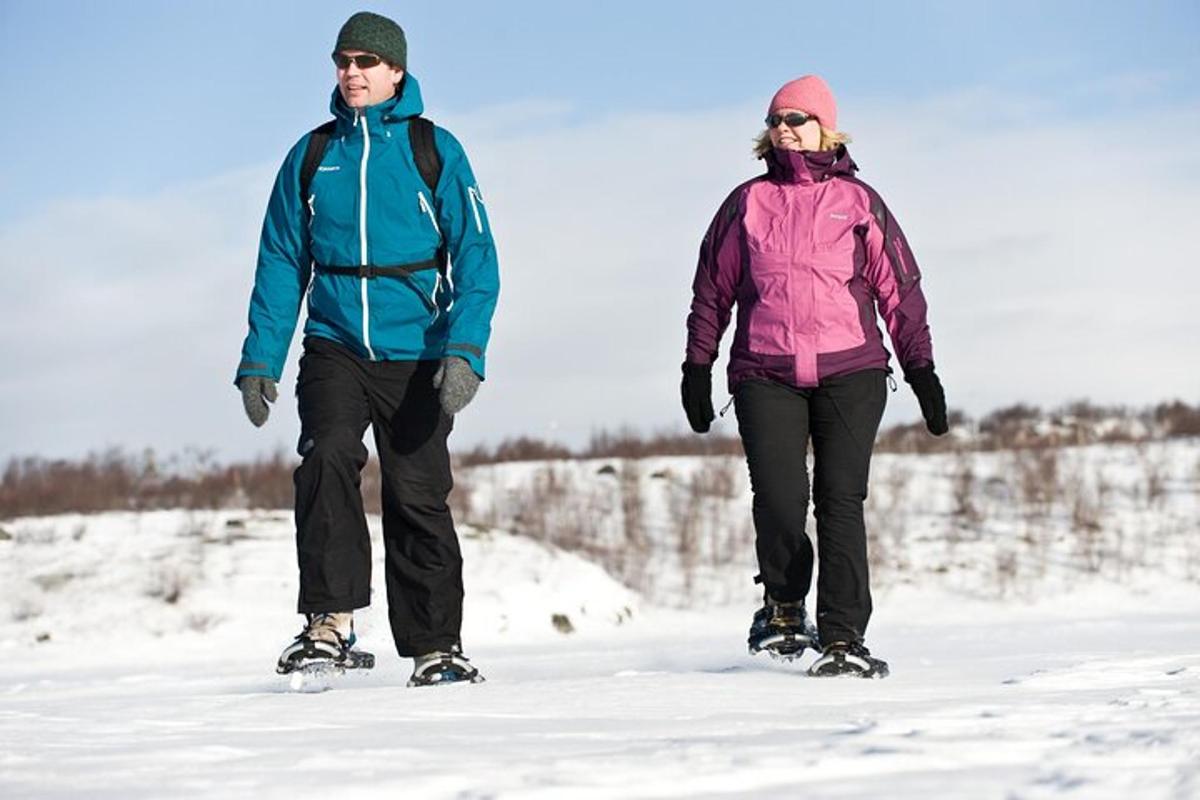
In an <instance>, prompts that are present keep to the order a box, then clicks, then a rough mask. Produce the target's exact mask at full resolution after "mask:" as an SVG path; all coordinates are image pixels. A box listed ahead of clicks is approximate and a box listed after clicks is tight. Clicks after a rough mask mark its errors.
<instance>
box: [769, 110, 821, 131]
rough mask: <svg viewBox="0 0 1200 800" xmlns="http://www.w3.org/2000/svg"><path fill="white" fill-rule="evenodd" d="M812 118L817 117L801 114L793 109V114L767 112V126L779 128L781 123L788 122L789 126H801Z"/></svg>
mask: <svg viewBox="0 0 1200 800" xmlns="http://www.w3.org/2000/svg"><path fill="white" fill-rule="evenodd" d="M810 119H816V117H811V116H809V115H808V114H801V113H800V112H798V111H793V112H792V113H791V114H767V127H768V128H778V127H779V123H781V122H784V123H787V126H788V127H789V128H799V127H800V126H801V125H803V124H804V123H806V122H808V121H809V120H810Z"/></svg>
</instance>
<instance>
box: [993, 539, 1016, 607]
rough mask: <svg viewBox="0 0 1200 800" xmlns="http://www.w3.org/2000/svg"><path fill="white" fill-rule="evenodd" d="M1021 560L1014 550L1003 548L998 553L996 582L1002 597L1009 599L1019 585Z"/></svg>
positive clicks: (997, 589)
mask: <svg viewBox="0 0 1200 800" xmlns="http://www.w3.org/2000/svg"><path fill="white" fill-rule="evenodd" d="M1020 565H1021V562H1020V559H1019V558H1018V557H1017V553H1016V551H1014V550H1010V549H1007V548H1001V549H999V550H997V551H996V564H995V581H996V591H997V593H998V595H999V596H1000V597H1007V596H1008V594H1009V593H1010V592H1011V591H1012V590H1013V588H1014V587H1016V585H1017V579H1018V577H1019V574H1020Z"/></svg>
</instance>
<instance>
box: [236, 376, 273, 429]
mask: <svg viewBox="0 0 1200 800" xmlns="http://www.w3.org/2000/svg"><path fill="white" fill-rule="evenodd" d="M237 387H238V389H240V390H241V392H242V406H244V407H245V409H246V416H247V417H249V418H250V421H251V422H252V423H254V427H256V428H261V427H262V426H263V425H264V424H265V423H266V421H267V417H269V416H270V415H271V407H270V406H268V405H267V403H274V402H275V401H276V400H277V399H278V398H279V392H278V391H276V389H275V381H273V380H271V379H270V378H264V377H262V376H261V375H243V376H242V377H240V378H238V382H237Z"/></svg>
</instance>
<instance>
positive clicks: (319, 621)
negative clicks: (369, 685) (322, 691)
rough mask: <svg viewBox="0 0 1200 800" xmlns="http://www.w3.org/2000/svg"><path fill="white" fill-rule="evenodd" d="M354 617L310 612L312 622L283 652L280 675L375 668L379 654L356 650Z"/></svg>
mask: <svg viewBox="0 0 1200 800" xmlns="http://www.w3.org/2000/svg"><path fill="white" fill-rule="evenodd" d="M357 640H358V637H357V636H355V635H354V618H353V616H352V615H351V614H349V613H338V614H310V615H309V616H308V624H307V625H305V626H304V630H302V631H301V632H300V635H299V636H297V637H296V638H295V639H294V640H293V641H292V643H291V644H289V645H288V646H287V647H285V648H284V649H283V652H282V653H280V655H279V662H278V663H277V664H276V665H275V671H276V672H278V673H279V674H280V675H290V674H292V673H295V672H304V673H306V674H310V675H317V674H323V673H330V674H336V673H340V672H342V671H344V670H347V669H371V668H372V667H374V666H375V656H374V654H372V653H368V652H366V651H365V650H355V649H354V643H355V642H356V641H357Z"/></svg>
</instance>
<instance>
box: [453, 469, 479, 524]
mask: <svg viewBox="0 0 1200 800" xmlns="http://www.w3.org/2000/svg"><path fill="white" fill-rule="evenodd" d="M474 495H475V487H474V486H472V485H471V481H470V474H469V473H468V474H463V473H459V474H458V475H456V476H455V478H454V488H453V489H451V490H450V497H449V498H447V501H446V502H447V504H448V505H449V506H450V516H451V517H453V518H454V519H456V520H461V521H463V522H467V521H469V520H470V519H471V517H472V510H473V508H472V502H471V501H472V499H473V497H474Z"/></svg>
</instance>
